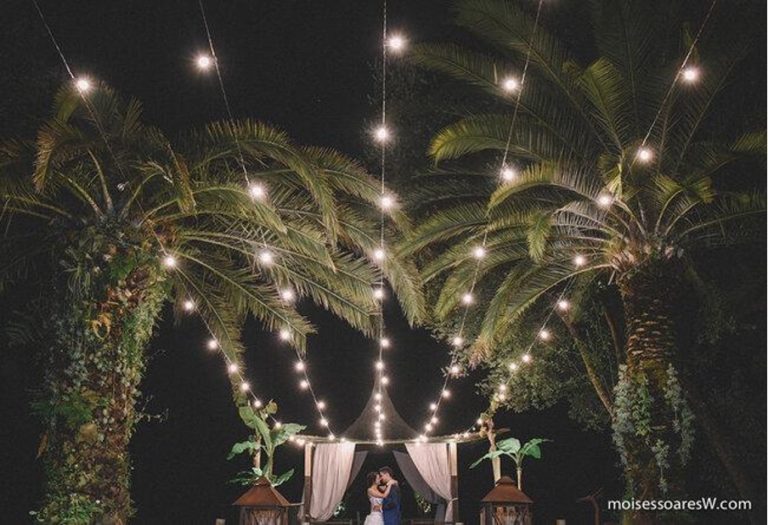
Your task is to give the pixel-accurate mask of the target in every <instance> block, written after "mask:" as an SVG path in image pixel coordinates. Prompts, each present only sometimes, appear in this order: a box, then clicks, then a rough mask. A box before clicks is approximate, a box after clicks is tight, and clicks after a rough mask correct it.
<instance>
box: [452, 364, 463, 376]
mask: <svg viewBox="0 0 768 525" xmlns="http://www.w3.org/2000/svg"><path fill="white" fill-rule="evenodd" d="M459 373H461V367H460V366H459V365H451V374H452V375H454V376H457V375H459Z"/></svg>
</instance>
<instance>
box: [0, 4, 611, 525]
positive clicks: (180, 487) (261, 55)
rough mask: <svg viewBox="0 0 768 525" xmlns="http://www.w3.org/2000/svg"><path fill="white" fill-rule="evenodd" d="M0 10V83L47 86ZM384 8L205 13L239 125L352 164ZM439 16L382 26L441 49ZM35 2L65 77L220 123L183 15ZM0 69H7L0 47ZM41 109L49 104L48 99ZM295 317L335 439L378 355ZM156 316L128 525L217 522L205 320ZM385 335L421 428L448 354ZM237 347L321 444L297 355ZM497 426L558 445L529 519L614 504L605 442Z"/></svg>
mask: <svg viewBox="0 0 768 525" xmlns="http://www.w3.org/2000/svg"><path fill="white" fill-rule="evenodd" d="M3 4H4V6H3V7H0V21H2V24H3V25H5V26H6V27H8V30H9V31H11V33H12V34H13V35H14V37H13V38H14V39H15V41H16V44H17V47H15V52H16V55H15V56H12V57H11V63H12V64H13V65H12V66H5V67H3V69H2V71H3V73H4V74H6V75H7V74H11V75H13V74H18V75H19V76H22V75H29V76H33V77H34V76H35V72H47V73H50V74H54V75H57V74H59V73H58V71H60V69H59V66H58V63H57V60H58V57H57V55H56V54H55V51H54V50H53V48H52V46H51V45H50V42H49V41H48V40H47V36H46V34H45V32H44V29H43V27H42V25H41V23H40V20H39V19H38V17H37V14H36V12H35V11H34V8H33V5H32V3H31V2H29V1H16V0H14V1H12V2H8V3H7V2H3ZM380 4H381V2H379V1H372V0H302V1H299V0H248V1H243V0H233V1H221V0H219V1H213V0H209V1H208V2H206V8H207V10H208V17H209V23H210V26H211V30H212V33H213V37H214V43H215V45H216V47H217V53H218V55H219V60H220V64H221V67H222V71H223V76H224V82H225V85H226V88H227V91H228V95H229V98H230V101H231V104H232V109H233V112H234V114H235V116H237V117H243V116H247V117H253V118H256V119H260V120H265V121H269V122H271V123H273V124H275V125H277V126H279V127H281V128H284V129H286V130H287V131H288V132H289V133H290V135H291V136H293V137H294V138H295V139H296V140H297V141H299V142H302V143H308V144H317V145H324V146H333V147H336V148H339V149H341V150H342V151H344V152H346V153H348V154H350V155H352V156H362V154H363V151H364V148H365V141H366V140H367V134H366V130H365V126H364V122H365V121H366V120H368V119H370V118H372V117H374V116H375V115H376V112H377V107H376V106H375V105H374V104H373V101H372V98H371V97H372V96H373V94H374V93H375V92H376V86H375V80H374V76H373V69H372V66H373V62H374V60H375V59H376V58H377V56H378V54H379V53H380V38H381V32H380V31H381V12H380ZM448 5H449V3H448V2H446V1H444V0H389V13H390V27H391V28H393V29H399V30H402V31H403V32H404V33H406V34H407V35H409V38H411V39H413V40H432V39H436V38H440V37H441V36H447V35H449V34H450V31H451V28H450V11H449V8H448ZM41 6H42V8H43V10H44V12H45V14H46V17H47V20H48V22H49V24H50V26H51V28H52V30H53V32H54V34H55V35H56V37H57V38H58V40H59V42H60V44H61V46H62V48H63V51H64V53H65V55H66V56H67V58H68V59H69V60H70V62H71V65H72V67H73V69H74V70H75V72H77V73H85V74H88V75H90V76H92V77H93V78H96V79H99V80H103V81H105V82H107V83H109V84H111V85H112V86H113V87H115V88H116V89H117V90H119V91H120V92H122V93H124V94H126V95H130V96H135V97H137V98H138V99H139V100H141V101H142V102H143V103H144V106H145V118H146V120H147V121H148V122H150V123H153V124H156V125H158V126H159V127H161V128H163V129H164V130H166V131H167V132H169V133H173V132H175V131H179V130H183V129H185V128H188V127H191V126H196V125H200V124H202V123H204V122H206V121H209V120H212V119H218V118H224V116H225V113H224V107H223V105H222V102H221V98H220V94H219V91H218V86H217V84H216V82H215V80H214V77H213V76H212V75H209V76H204V75H201V74H199V73H198V72H197V71H196V70H195V69H194V67H193V64H192V60H193V58H194V56H195V54H196V52H197V51H199V50H203V49H205V47H206V42H205V37H204V30H203V25H202V21H201V18H200V13H199V10H198V7H197V2H196V1H194V0H185V1H181V0H156V1H149V0H143V1H139V0H122V1H116V0H76V1H75V0H41ZM9 22H10V25H8V24H9ZM6 42H7V40H6ZM20 52H21V53H22V54H23V57H20V56H19V55H18V53H20ZM10 53H11V54H13V50H11V51H10ZM0 56H4V57H5V58H8V50H4V51H3V54H2V55H0ZM10 67H12V68H15V69H13V70H9V68H10ZM30 72H31V73H30ZM47 73H40V75H41V76H43V75H45V74H47ZM0 96H2V94H0ZM38 104H40V105H43V106H48V105H50V101H45V100H40V101H39V102H38ZM36 111H42V109H40V108H39V107H38V108H37V109H36ZM306 308H307V309H306V312H307V313H308V314H310V315H311V316H312V319H313V320H314V321H315V322H316V324H317V326H318V328H319V334H318V335H317V336H314V337H312V338H311V339H310V342H309V357H308V362H309V367H310V375H311V378H312V380H313V384H314V386H315V388H316V389H317V391H318V393H319V395H320V396H321V397H322V398H323V399H325V400H326V401H327V403H328V405H329V408H328V414H329V416H330V420H331V423H332V425H333V429H334V430H335V431H336V432H337V434H339V433H341V431H342V430H343V428H345V427H346V425H348V424H349V423H351V421H352V420H353V419H354V418H355V417H356V416H357V414H358V412H359V410H360V409H361V408H362V407H363V405H364V404H365V402H366V400H367V396H368V395H369V392H370V388H371V385H372V381H373V368H372V360H373V355H374V347H375V346H374V344H373V343H372V342H371V341H369V340H366V339H365V338H363V337H362V336H360V335H359V334H357V333H355V332H354V331H353V330H351V329H349V328H348V327H346V326H345V325H344V324H343V323H341V322H339V321H336V320H334V319H333V318H332V317H331V316H330V315H328V314H325V313H322V312H318V311H316V310H315V309H313V308H310V307H306ZM169 317H170V315H166V318H165V319H164V321H163V322H162V323H161V324H160V325H159V326H158V330H157V337H156V339H155V341H154V342H153V343H152V346H151V349H150V352H149V353H150V361H149V366H148V372H147V377H146V381H145V384H144V386H143V391H144V393H145V396H146V406H145V407H144V408H145V409H146V411H147V412H148V413H151V414H159V415H163V416H164V419H163V420H162V421H154V420H153V421H147V422H142V423H141V424H140V425H139V427H138V429H137V432H136V435H135V438H134V443H133V447H132V449H133V458H134V465H135V483H134V498H135V500H136V503H137V507H138V509H139V513H138V516H137V518H136V521H135V522H136V523H142V524H144V523H147V524H149V523H152V524H154V523H158V524H159V523H166V524H168V523H195V524H196V523H201V524H203V523H212V522H213V519H214V518H215V517H218V516H222V517H224V516H227V517H230V519H231V516H232V514H231V511H230V510H229V508H228V504H229V502H231V501H232V500H233V499H234V498H235V497H236V496H237V495H238V492H239V491H240V490H241V489H239V488H236V487H232V486H228V485H227V484H226V483H225V482H226V480H227V479H228V478H230V477H231V476H232V475H233V474H234V473H235V472H236V471H237V470H238V467H239V466H242V464H240V465H237V464H234V463H229V462H226V461H225V456H226V453H227V451H228V449H229V447H230V446H231V444H232V443H233V442H235V441H238V440H241V439H243V438H244V437H245V434H246V433H245V429H244V427H243V426H242V425H241V424H240V422H239V420H238V419H237V416H236V414H235V411H234V409H233V405H232V403H231V400H230V394H229V386H228V381H227V378H226V374H225V371H224V365H223V363H222V362H221V361H220V360H219V359H218V358H217V357H216V356H214V355H211V354H210V353H209V352H207V351H206V350H205V348H204V341H205V333H204V331H203V329H202V327H201V326H200V324H199V323H197V322H195V321H194V320H189V321H184V322H182V323H181V324H180V325H179V326H174V325H173V324H172V322H171V320H170V319H169ZM387 324H388V326H389V331H390V333H392V334H393V336H392V338H393V341H394V349H393V350H392V352H391V353H390V354H389V355H388V357H387V361H388V366H389V368H390V370H391V376H392V378H393V386H392V397H393V399H394V402H395V404H396V406H398V408H399V410H400V411H401V413H402V415H403V416H404V417H405V419H406V420H407V421H408V422H410V423H411V424H412V425H413V426H418V425H420V424H421V423H422V422H423V418H424V416H425V414H426V408H427V405H428V403H429V402H430V401H432V400H433V399H434V397H435V395H436V394H437V392H438V391H439V387H440V384H441V381H442V379H441V376H440V371H439V368H440V367H441V366H443V365H444V364H445V360H446V348H445V347H443V346H441V345H439V344H438V343H436V342H434V341H433V340H432V339H431V338H430V337H429V335H428V334H427V333H426V332H424V331H421V330H410V329H409V328H408V327H407V325H406V323H405V322H404V321H403V319H402V316H401V315H400V314H399V312H398V311H397V310H396V309H395V308H392V307H390V310H388V311H387ZM245 341H246V345H247V347H248V354H247V362H248V365H249V366H248V375H249V377H250V378H251V381H252V383H253V384H254V385H255V390H256V391H257V392H258V393H259V395H261V396H264V397H267V396H270V395H271V396H272V397H274V398H275V399H276V401H277V402H278V403H279V405H280V412H281V415H280V418H281V419H283V420H292V421H298V422H307V423H308V424H309V426H310V430H318V427H317V423H316V419H317V417H316V414H315V412H314V410H313V408H312V405H311V403H310V398H309V396H307V395H304V394H302V393H300V392H299V390H298V389H297V388H296V383H297V378H296V376H295V374H294V372H293V367H292V363H293V361H294V360H295V358H294V356H293V353H292V352H291V351H289V350H288V349H286V348H285V347H284V346H282V345H280V344H278V342H277V341H276V340H275V338H274V336H272V335H269V334H264V333H262V332H260V330H259V328H258V326H256V325H255V324H251V325H249V326H248V327H247V330H246V332H245ZM30 363H31V361H30V358H29V356H14V358H13V359H10V360H8V361H6V362H5V363H4V364H3V367H4V368H3V377H4V379H5V381H4V384H3V386H2V387H0V388H2V391H0V392H2V396H3V397H2V404H3V414H4V415H7V417H3V420H2V425H3V426H6V424H8V426H6V430H5V431H3V432H4V433H3V434H2V437H3V445H2V449H3V450H2V451H0V454H2V455H1V456H0V457H1V458H2V460H3V464H2V468H0V472H2V476H3V477H4V478H5V479H3V480H2V481H0V483H5V484H6V486H4V487H3V489H2V494H0V509H3V510H2V512H0V523H24V522H25V521H26V519H27V518H26V517H25V516H26V514H27V512H28V511H29V510H30V509H32V508H34V505H35V501H36V499H37V498H38V497H39V495H40V483H39V482H40V479H39V474H40V472H39V470H40V469H39V465H37V464H36V463H35V461H34V454H35V448H36V442H37V437H38V435H37V433H38V429H37V427H36V425H35V423H34V422H33V421H32V419H31V418H30V417H29V416H28V415H27V412H28V410H27V403H28V401H29V397H30V392H31V390H32V389H33V388H34V376H33V375H32V374H31V372H30V371H29V370H30V369H27V368H25V366H26V365H29V364H30ZM473 379H476V378H469V379H464V380H462V381H460V382H459V383H456V384H454V385H453V386H452V387H451V388H452V391H453V394H454V395H453V399H452V400H451V402H450V403H448V404H446V405H445V408H446V409H445V410H444V411H443V413H442V421H441V429H442V430H444V431H445V432H454V431H459V430H461V429H463V428H465V427H467V426H468V425H470V424H472V422H473V421H474V419H475V418H476V417H477V414H478V412H479V411H480V410H481V409H482V408H483V407H484V403H483V400H482V399H480V398H478V397H477V396H476V395H474V386H473V383H474V381H473ZM501 423H502V424H503V425H504V426H508V427H510V428H512V430H513V434H514V435H516V436H518V437H521V438H530V437H534V436H539V435H540V436H546V437H550V438H553V439H554V440H555V442H554V443H552V444H550V445H549V446H547V447H546V448H545V452H544V459H543V460H542V461H541V462H540V464H533V463H532V464H531V465H530V474H529V476H528V479H529V482H530V485H529V487H530V488H529V490H528V492H529V493H530V494H531V495H532V497H533V498H534V499H535V500H537V501H539V502H543V503H542V505H541V508H542V510H541V511H540V512H539V516H540V517H542V518H546V519H547V520H550V521H551V520H552V519H554V518H555V517H557V516H560V515H562V514H564V513H565V512H566V511H567V512H571V514H570V516H572V517H573V516H577V515H576V514H573V510H572V507H573V506H574V505H573V503H572V502H573V501H574V499H575V498H576V497H577V496H583V495H585V494H587V493H589V492H591V491H592V490H594V489H596V488H598V487H600V486H606V487H608V488H609V490H613V491H615V490H621V489H620V482H619V480H618V479H617V477H616V471H615V469H614V462H615V458H614V456H613V454H612V452H611V450H610V445H609V440H608V438H607V437H606V436H603V435H598V434H595V433H590V432H583V431H581V430H579V429H578V427H577V426H576V425H575V424H574V423H572V422H571V421H570V420H568V419H567V415H566V411H565V410H564V409H562V408H555V409H552V410H549V411H546V412H543V413H536V414H527V415H521V416H505V417H503V418H502V419H501ZM6 440H7V441H6ZM8 444H10V446H7V445H8ZM285 448H286V449H287V450H286V451H282V452H281V454H280V458H279V461H278V464H279V467H280V469H281V470H282V469H287V468H290V467H297V475H296V477H295V479H294V481H293V482H292V483H290V484H289V485H287V486H286V487H284V489H282V490H283V492H284V493H285V495H286V496H288V497H289V499H291V500H293V501H296V500H297V499H298V498H299V497H300V492H299V489H300V486H299V480H300V478H301V468H302V463H301V456H300V453H299V452H298V451H297V450H295V449H293V450H291V449H288V447H285ZM483 448H484V445H482V444H480V445H475V446H471V447H467V448H466V449H463V450H462V451H461V452H460V454H461V462H462V464H463V465H464V469H463V470H462V476H463V477H462V482H461V483H462V484H461V487H462V497H463V498H464V499H465V500H466V501H467V502H472V501H476V500H477V499H479V497H481V496H482V494H483V493H484V492H485V491H487V490H488V489H489V488H490V474H489V472H488V468H487V467H486V468H483V469H478V470H477V471H471V472H469V471H468V470H467V469H466V466H467V465H468V464H469V463H470V462H471V461H472V460H474V459H475V458H476V457H478V456H479V455H480V454H482V453H483V452H484V450H483ZM575 450H576V451H578V452H577V453H574V451H575ZM383 463H393V459H392V457H391V456H389V455H386V454H377V455H376V457H374V458H373V459H372V463H371V464H370V465H369V466H371V467H373V466H375V465H376V464H383ZM469 512H471V513H473V514H474V512H475V509H474V507H473V506H472V504H471V503H469V504H468V506H467V507H465V518H466V519H467V520H468V521H469V522H470V523H471V522H472V521H473V520H472V519H471V518H469V517H468V516H467V515H466V514H469ZM573 522H574V523H577V522H578V520H577V521H573ZM569 523H570V521H569Z"/></svg>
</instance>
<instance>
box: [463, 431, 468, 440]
mask: <svg viewBox="0 0 768 525" xmlns="http://www.w3.org/2000/svg"><path fill="white" fill-rule="evenodd" d="M461 437H463V438H464V439H467V438H468V437H469V432H464V433H463V434H462V435H461Z"/></svg>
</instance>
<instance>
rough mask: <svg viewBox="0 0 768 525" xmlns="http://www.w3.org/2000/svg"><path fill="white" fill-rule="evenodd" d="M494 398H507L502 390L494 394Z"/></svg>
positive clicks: (501, 399) (500, 399)
mask: <svg viewBox="0 0 768 525" xmlns="http://www.w3.org/2000/svg"><path fill="white" fill-rule="evenodd" d="M496 398H497V399H498V400H499V401H504V400H505V399H507V394H505V393H503V392H499V393H498V394H496Z"/></svg>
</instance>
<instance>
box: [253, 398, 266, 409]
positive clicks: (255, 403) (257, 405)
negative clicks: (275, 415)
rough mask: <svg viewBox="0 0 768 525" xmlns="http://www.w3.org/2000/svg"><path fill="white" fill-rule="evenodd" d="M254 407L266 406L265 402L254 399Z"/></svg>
mask: <svg viewBox="0 0 768 525" xmlns="http://www.w3.org/2000/svg"><path fill="white" fill-rule="evenodd" d="M253 406H254V408H261V407H263V406H264V403H262V402H261V399H255V400H254V401H253Z"/></svg>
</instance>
